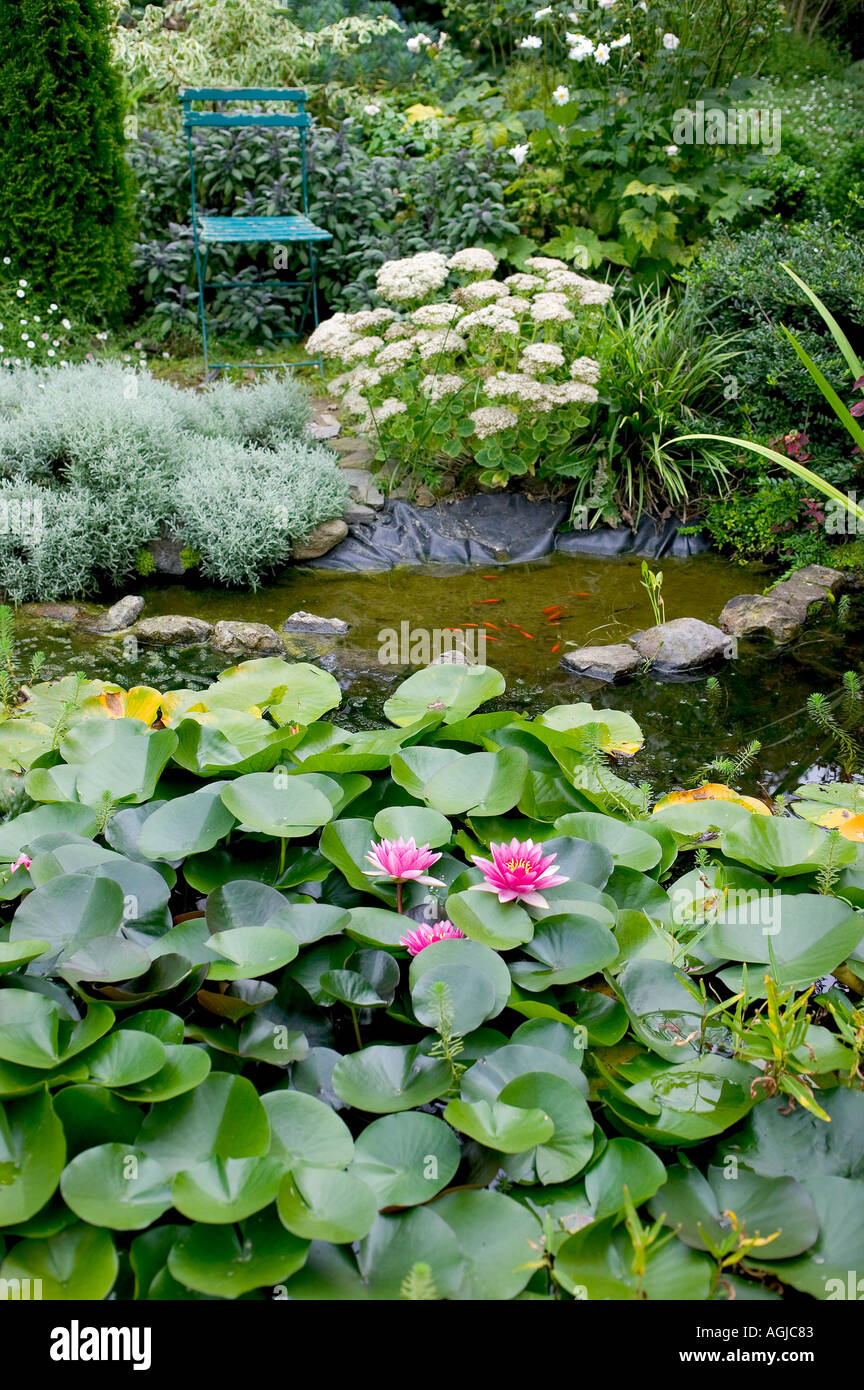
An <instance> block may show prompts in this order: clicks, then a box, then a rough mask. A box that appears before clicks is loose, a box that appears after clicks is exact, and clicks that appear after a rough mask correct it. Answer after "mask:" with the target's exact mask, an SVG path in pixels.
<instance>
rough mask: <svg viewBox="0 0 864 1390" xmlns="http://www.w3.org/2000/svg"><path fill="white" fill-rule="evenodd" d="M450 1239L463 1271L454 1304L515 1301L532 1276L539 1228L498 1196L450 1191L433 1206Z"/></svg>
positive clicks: (533, 1219) (514, 1204)
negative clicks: (455, 1244) (454, 1246)
mask: <svg viewBox="0 0 864 1390" xmlns="http://www.w3.org/2000/svg"><path fill="white" fill-rule="evenodd" d="M434 1211H435V1215H436V1216H439V1217H440V1218H441V1220H442V1221H445V1222H446V1223H447V1225H448V1226H449V1227H450V1229H451V1231H452V1232H453V1234H454V1236H455V1237H456V1239H457V1241H458V1243H459V1248H460V1249H461V1251H462V1257H463V1259H464V1261H465V1269H464V1273H463V1276H462V1282H461V1284H460V1286H459V1289H458V1291H457V1292H456V1293H455V1294H454V1295H453V1297H454V1298H455V1299H458V1300H467V1301H500V1300H505V1299H510V1298H515V1297H516V1295H517V1294H518V1293H520V1292H521V1291H522V1289H524V1287H525V1285H526V1284H527V1283H528V1280H529V1279H530V1278H531V1275H532V1272H533V1270H532V1267H531V1266H532V1264H533V1262H534V1261H535V1260H536V1259H537V1242H538V1240H539V1236H540V1226H539V1224H538V1222H537V1219H536V1217H534V1216H533V1215H532V1214H531V1213H530V1212H528V1211H526V1209H525V1208H524V1207H522V1206H520V1205H519V1204H518V1202H514V1201H513V1200H512V1199H511V1198H510V1197H505V1196H504V1195H503V1194H502V1193H500V1192H489V1191H485V1190H484V1191H480V1192H450V1193H448V1194H447V1195H446V1196H444V1197H441V1198H440V1199H439V1200H438V1201H437V1202H436V1203H435V1206H434Z"/></svg>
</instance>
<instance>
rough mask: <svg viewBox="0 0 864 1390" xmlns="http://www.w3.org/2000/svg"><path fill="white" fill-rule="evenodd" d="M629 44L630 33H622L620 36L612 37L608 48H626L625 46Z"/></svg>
mask: <svg viewBox="0 0 864 1390" xmlns="http://www.w3.org/2000/svg"><path fill="white" fill-rule="evenodd" d="M629 44H630V35H629V34H622V35H621V37H620V38H617V39H613V40H612V42H611V43H610V45H609V47H610V48H627V47H628V46H629Z"/></svg>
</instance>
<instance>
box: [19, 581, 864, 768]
mask: <svg viewBox="0 0 864 1390" xmlns="http://www.w3.org/2000/svg"><path fill="white" fill-rule="evenodd" d="M654 568H655V569H661V570H662V574H663V590H662V592H663V598H664V602H665V612H666V617H667V618H676V617H684V616H688V617H694V618H701V619H702V620H704V621H705V622H709V623H716V622H717V619H718V615H719V613H720V611H721V609H722V608H723V606H724V604H725V603H726V602H727V601H728V600H729V599H730V598H732V597H734V596H735V595H737V594H741V593H745V592H761V590H762V589H763V588H764V587H765V586H766V585H767V584H768V583H769V582H770V576H769V571H768V570H767V568H766V567H763V566H760V565H731V564H729V563H728V562H726V561H724V560H722V559H721V558H720V557H718V556H716V555H705V556H698V557H695V558H690V559H669V558H664V559H663V560H662V561H657V562H655V563H654ZM641 579H642V574H641V560H640V559H638V558H636V557H634V556H626V557H619V558H605V557H604V558H602V559H599V558H595V557H591V556H578V555H577V556H573V555H562V554H555V555H552V556H549V557H547V558H544V559H541V560H536V561H533V562H531V563H529V564H519V565H507V566H498V567H489V566H488V565H487V566H481V567H476V568H449V567H444V566H440V565H436V566H435V567H434V568H433V567H417V568H410V569H401V570H391V571H388V572H386V573H374V574H373V573H366V574H357V573H345V572H338V571H334V572H327V571H324V570H321V569H315V570H310V569H302V568H294V569H290V570H287V571H285V573H284V574H283V576H282V577H281V578H280V579H279V580H278V581H277V582H275V583H273V584H271V585H269V586H267V587H265V588H262V589H259V590H258V591H257V592H254V593H250V592H245V591H244V592H240V591H231V590H225V589H221V588H210V587H207V586H205V585H203V584H200V583H198V584H196V583H194V582H191V583H189V584H186V583H183V582H177V581H175V582H171V583H161V584H158V585H156V584H151V583H150V582H148V581H143V582H142V585H141V587H140V592H141V593H142V594H143V595H144V597H145V599H146V608H145V615H146V616H147V617H154V616H158V615H163V614H168V613H182V614H186V615H189V616H192V617H199V618H204V619H206V620H207V621H209V622H211V623H216V622H218V621H219V620H221V619H235V620H245V621H250V622H261V623H267V624H268V625H270V626H271V627H273V628H274V629H275V630H276V631H280V630H281V627H282V624H283V622H284V621H285V619H286V618H287V617H288V616H289V614H291V613H294V612H295V611H297V610H305V611H307V612H311V613H315V614H318V615H321V616H323V617H327V618H341V619H344V620H345V621H346V622H347V623H349V624H350V631H349V633H348V634H347V635H346V636H344V637H317V636H311V635H310V636H306V635H303V636H286V646H287V649H288V655H289V658H290V657H293V658H295V659H304V660H311V661H314V662H317V663H318V664H320V665H322V666H323V667H324V668H325V669H327V670H329V671H331V672H332V673H333V674H334V675H335V676H336V678H337V679H338V681H339V683H340V685H341V687H342V690H343V706H342V719H343V722H344V723H345V724H347V725H349V726H353V727H358V728H368V727H372V726H374V725H376V724H379V723H380V721H381V708H382V705H383V702H384V700H385V699H386V698H387V697H388V695H389V694H390V693H391V692H392V690H393V689H394V688H395V686H396V685H398V684H399V682H400V681H402V680H404V679H405V677H406V676H407V675H409V674H410V669H411V668H410V666H408V665H407V664H381V662H380V661H379V651H380V649H381V646H382V641H384V640H386V639H385V638H384V637H382V636H381V635H379V634H382V633H384V632H385V631H386V630H388V629H389V630H395V632H396V633H397V634H398V633H399V632H400V627H401V625H402V624H403V623H407V624H408V625H409V626H408V630H409V631H410V632H411V633H417V632H418V631H421V632H422V631H429V632H434V631H435V630H438V631H441V630H446V629H452V628H462V629H464V630H465V632H466V634H469V633H472V632H476V631H478V630H479V628H474V627H472V626H470V625H472V624H476V625H480V624H487V627H486V633H487V637H488V639H489V640H488V645H487V649H486V660H487V663H488V664H489V665H491V666H494V667H496V668H497V669H498V670H500V671H501V672H502V674H503V675H504V677H505V679H506V682H507V691H506V694H505V695H504V696H502V697H501V698H500V699H499V700H498V701H497V702H493V706H492V707H493V708H494V707H499V708H513V709H517V710H519V711H521V712H524V713H527V714H537V713H539V712H540V711H542V710H543V709H545V708H547V707H548V706H549V705H551V704H563V703H570V702H573V701H576V700H588V701H590V702H591V703H592V704H594V705H595V706H596V707H606V708H609V707H614V708H616V709H623V710H627V711H628V712H629V713H631V714H632V715H633V717H634V718H635V719H636V721H637V723H638V724H639V725H640V726H641V727H642V729H643V730H644V732H645V735H646V742H645V747H644V749H643V750H642V751H641V752H640V754H639V755H638V757H637V759H636V762H635V763H634V764H633V765H632V773H633V775H634V776H636V777H637V778H640V777H644V778H646V779H647V780H649V781H652V782H653V783H654V784H655V785H656V786H657V787H658V788H660V787H664V786H667V785H668V784H669V782H670V778H671V777H672V776H673V774H672V773H671V771H670V769H671V768H672V767H674V769H675V772H674V780H675V782H676V783H678V784H681V783H683V782H686V780H687V779H688V778H690V777H691V775H692V774H694V773H695V772H696V771H697V769H699V768H700V767H701V766H702V765H703V764H704V763H706V762H709V761H710V760H711V759H712V758H714V757H715V756H716V755H717V754H718V752H723V753H729V752H733V751H734V750H735V749H736V748H737V747H739V746H741V745H743V744H746V743H747V742H749V741H750V740H751V739H754V738H758V739H759V740H760V742H761V744H762V747H761V750H760V754H759V766H760V769H761V775H762V776H763V778H764V785H765V787H766V788H767V789H768V790H769V791H771V792H772V793H774V792H777V791H786V790H789V789H791V788H792V787H794V786H795V785H796V783H797V782H799V781H800V780H802V777H805V776H807V775H808V774H810V775H813V776H815V777H821V776H822V775H823V772H822V771H820V768H821V767H822V766H823V764H824V763H825V761H826V758H827V756H828V753H827V750H826V747H825V740H824V736H823V735H822V734H821V733H820V732H819V730H818V729H817V728H815V726H814V725H813V724H812V723H811V721H810V720H809V718H808V717H807V714H806V711H805V708H804V706H805V702H806V700H807V696H808V695H809V694H810V693H811V692H812V691H814V690H818V691H822V692H825V693H828V692H830V691H832V690H833V689H834V688H836V686H837V685H838V684H839V681H840V677H841V676H842V673H843V672H844V671H845V670H846V669H847V668H849V667H855V666H856V665H857V657H858V654H859V647H860V645H861V642H862V638H864V628H862V614H861V612H860V611H859V602H858V600H853V603H852V605H851V607H850V612H849V616H848V619H847V621H846V623H845V624H844V625H842V626H841V624H840V623H839V622H838V621H836V618H835V619H831V618H829V620H828V621H827V622H824V623H821V624H819V625H818V626H813V627H810V628H808V629H806V630H805V632H804V634H803V636H802V637H801V638H800V639H799V640H798V641H797V642H795V643H794V644H792V645H791V646H790V647H788V648H786V649H783V650H780V651H774V650H772V649H770V648H764V647H756V646H753V645H750V644H744V643H742V644H741V647H740V649H739V656H738V658H737V659H736V660H734V661H731V662H729V663H728V664H727V665H726V666H724V667H722V669H720V670H719V671H718V672H716V676H717V682H716V683H715V682H711V683H710V684H709V683H708V682H707V679H706V676H705V674H704V673H700V674H699V675H698V676H697V677H696V678H695V679H693V680H691V681H688V682H686V683H681V682H680V681H678V682H664V681H661V680H658V679H656V678H654V677H652V676H651V675H649V674H644V675H637V677H636V678H635V679H634V680H632V681H630V682H629V683H627V684H624V685H616V686H612V685H609V684H605V683H602V682H599V681H595V680H590V679H587V678H582V677H575V676H573V675H571V674H568V672H567V671H565V670H564V669H562V667H561V665H560V660H561V657H562V655H564V654H565V653H566V651H567V650H568V647H567V643H573V644H574V645H583V644H589V643H590V644H602V643H612V642H620V641H623V640H624V639H625V638H626V637H627V636H628V635H629V634H631V633H632V632H634V631H635V630H637V629H638V628H640V627H649V626H650V625H651V624H652V622H653V618H652V614H651V607H650V603H649V600H648V595H647V593H646V591H645V589H644V588H643V586H642V583H641ZM553 605H560V606H562V607H563V610H564V613H563V616H562V617H561V618H560V620H557V621H550V617H549V614H548V613H546V612H544V610H553V616H554V609H553ZM528 634H530V635H528ZM16 635H17V639H18V645H19V650H20V651H21V653H22V657H23V658H24V659H23V660H22V663H21V664H22V665H24V664H26V660H27V658H28V657H29V655H30V654H31V653H32V652H34V651H36V650H37V649H39V650H42V651H44V652H45V655H46V666H45V668H44V677H43V678H53V677H58V676H62V675H65V674H68V673H69V672H70V671H72V670H80V671H82V672H84V673H85V674H86V675H87V677H88V678H91V679H92V678H102V679H107V680H113V681H117V682H118V683H120V684H122V685H132V684H135V683H141V684H146V685H152V686H156V687H157V688H159V689H170V688H173V687H177V686H192V687H197V686H199V685H200V686H202V687H203V686H204V685H206V684H207V683H208V682H209V681H210V680H212V679H213V678H214V676H215V674H216V673H218V672H219V671H220V670H222V669H224V668H225V667H226V666H228V665H230V664H232V661H233V659H232V658H230V657H227V656H224V655H222V654H220V653H217V652H215V651H212V650H210V648H208V647H206V646H203V647H187V648H185V649H177V648H155V647H153V648H147V647H144V646H141V645H139V644H137V643H134V642H133V641H130V638H129V636H128V635H126V636H124V635H122V634H120V635H118V636H116V637H94V636H93V635H91V634H88V633H86V632H85V631H84V630H83V629H82V628H81V627H79V626H78V625H77V624H70V623H65V622H62V623H61V622H53V621H47V620H42V619H32V618H26V617H25V616H24V615H21V616H20V618H19V619H18V621H17V623H16ZM455 636H456V634H455V633H454V637H455Z"/></svg>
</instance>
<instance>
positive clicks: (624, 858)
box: [555, 811, 663, 873]
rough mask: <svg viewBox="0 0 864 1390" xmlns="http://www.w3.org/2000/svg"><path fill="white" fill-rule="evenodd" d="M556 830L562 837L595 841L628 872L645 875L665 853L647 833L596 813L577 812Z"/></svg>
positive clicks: (556, 825)
mask: <svg viewBox="0 0 864 1390" xmlns="http://www.w3.org/2000/svg"><path fill="white" fill-rule="evenodd" d="M555 829H556V830H557V831H558V832H559V834H561V835H572V836H574V837H575V838H576V839H579V840H592V841H594V842H595V843H597V844H600V845H604V846H605V847H606V849H608V851H609V853H610V854H611V855H612V860H613V862H614V864H615V865H616V866H617V865H619V864H622V865H623V866H624V867H625V868H628V869H639V870H640V871H641V872H643V873H644V872H645V870H646V869H653V868H654V866H655V865H656V864H659V863H660V859H661V856H662V853H663V850H662V848H661V846H660V844H659V842H658V841H657V840H655V839H654V837H653V836H652V835H648V834H646V832H645V831H644V830H640V829H638V828H637V827H636V826H634V825H629V824H625V823H624V822H623V821H616V820H614V819H613V818H612V817H611V816H602V815H599V814H598V813H596V812H593V811H575V812H570V813H569V814H568V815H566V816H560V817H559V818H558V820H556V822H555Z"/></svg>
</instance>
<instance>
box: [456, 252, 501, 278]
mask: <svg viewBox="0 0 864 1390" xmlns="http://www.w3.org/2000/svg"><path fill="white" fill-rule="evenodd" d="M447 264H448V266H449V267H450V269H451V270H467V271H469V272H472V273H473V272H474V271H477V272H480V271H483V272H485V273H487V274H489V275H494V274H495V271H496V270H497V268H498V257H497V256H493V255H492V252H491V251H486V250H484V249H483V247H482V246H466V247H464V248H463V249H462V250H461V251H456V252H455V253H454V254H453V255H452V256H451V257H450V259H449V261H448V262H447Z"/></svg>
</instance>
